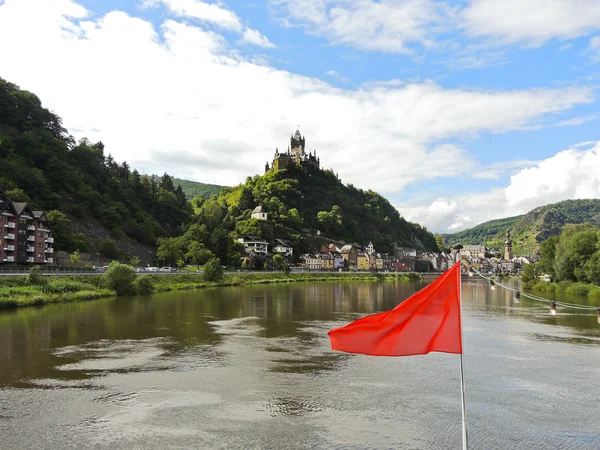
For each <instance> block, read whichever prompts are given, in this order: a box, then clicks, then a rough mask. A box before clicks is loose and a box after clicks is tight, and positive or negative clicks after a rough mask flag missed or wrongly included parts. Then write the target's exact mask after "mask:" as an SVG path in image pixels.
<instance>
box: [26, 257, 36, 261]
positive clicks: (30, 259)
mask: <svg viewBox="0 0 600 450" xmlns="http://www.w3.org/2000/svg"><path fill="white" fill-rule="evenodd" d="M27 262H28V263H32V262H35V258H33V257H32V256H30V257H29V258H27Z"/></svg>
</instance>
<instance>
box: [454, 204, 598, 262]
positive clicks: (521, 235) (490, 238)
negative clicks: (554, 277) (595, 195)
mask: <svg viewBox="0 0 600 450" xmlns="http://www.w3.org/2000/svg"><path fill="white" fill-rule="evenodd" d="M586 222H589V223H591V224H593V225H600V199H587V200H565V201H563V202H559V203H554V204H551V205H546V206H541V207H539V208H535V209H534V210H532V211H530V212H528V213H527V214H524V215H522V216H516V217H509V218H506V219H499V220H492V221H490V222H485V223H482V224H480V225H477V226H476V227H473V228H470V229H468V230H463V231H459V232H458V233H453V234H446V235H443V238H444V242H445V243H446V245H453V244H457V243H460V244H463V245H464V244H486V245H487V246H488V247H491V248H498V249H502V248H504V240H505V234H506V231H507V230H510V232H511V235H512V241H513V248H514V249H515V250H516V252H517V253H520V254H526V253H535V252H537V250H538V249H539V245H540V243H541V242H543V241H545V240H546V239H548V238H549V237H550V236H557V235H559V234H560V232H561V228H562V227H563V226H564V225H566V224H579V223H586Z"/></svg>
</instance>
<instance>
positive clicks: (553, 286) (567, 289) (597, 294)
mask: <svg viewBox="0 0 600 450" xmlns="http://www.w3.org/2000/svg"><path fill="white" fill-rule="evenodd" d="M523 290H524V291H536V292H543V293H549V294H568V295H578V296H584V297H585V296H587V297H591V298H600V287H599V286H596V285H595V284H587V283H575V282H572V281H560V282H558V283H548V282H545V281H540V282H538V283H535V284H533V283H523Z"/></svg>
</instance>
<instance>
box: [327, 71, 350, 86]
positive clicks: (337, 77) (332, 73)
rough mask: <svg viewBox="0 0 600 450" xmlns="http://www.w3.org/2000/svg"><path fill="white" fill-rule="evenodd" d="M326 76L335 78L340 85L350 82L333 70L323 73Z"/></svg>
mask: <svg viewBox="0 0 600 450" xmlns="http://www.w3.org/2000/svg"><path fill="white" fill-rule="evenodd" d="M325 74H326V75H328V76H330V77H332V78H335V79H337V80H339V81H341V82H342V83H347V82H349V81H350V80H349V79H348V78H346V77H345V76H343V75H341V74H339V73H338V72H336V71H335V70H328V71H327V72H325Z"/></svg>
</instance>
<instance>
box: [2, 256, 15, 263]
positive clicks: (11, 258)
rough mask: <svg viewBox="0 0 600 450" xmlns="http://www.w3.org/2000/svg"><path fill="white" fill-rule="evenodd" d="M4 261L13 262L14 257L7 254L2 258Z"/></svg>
mask: <svg viewBox="0 0 600 450" xmlns="http://www.w3.org/2000/svg"><path fill="white" fill-rule="evenodd" d="M4 262H15V257H14V256H7V257H6V258H4Z"/></svg>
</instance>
